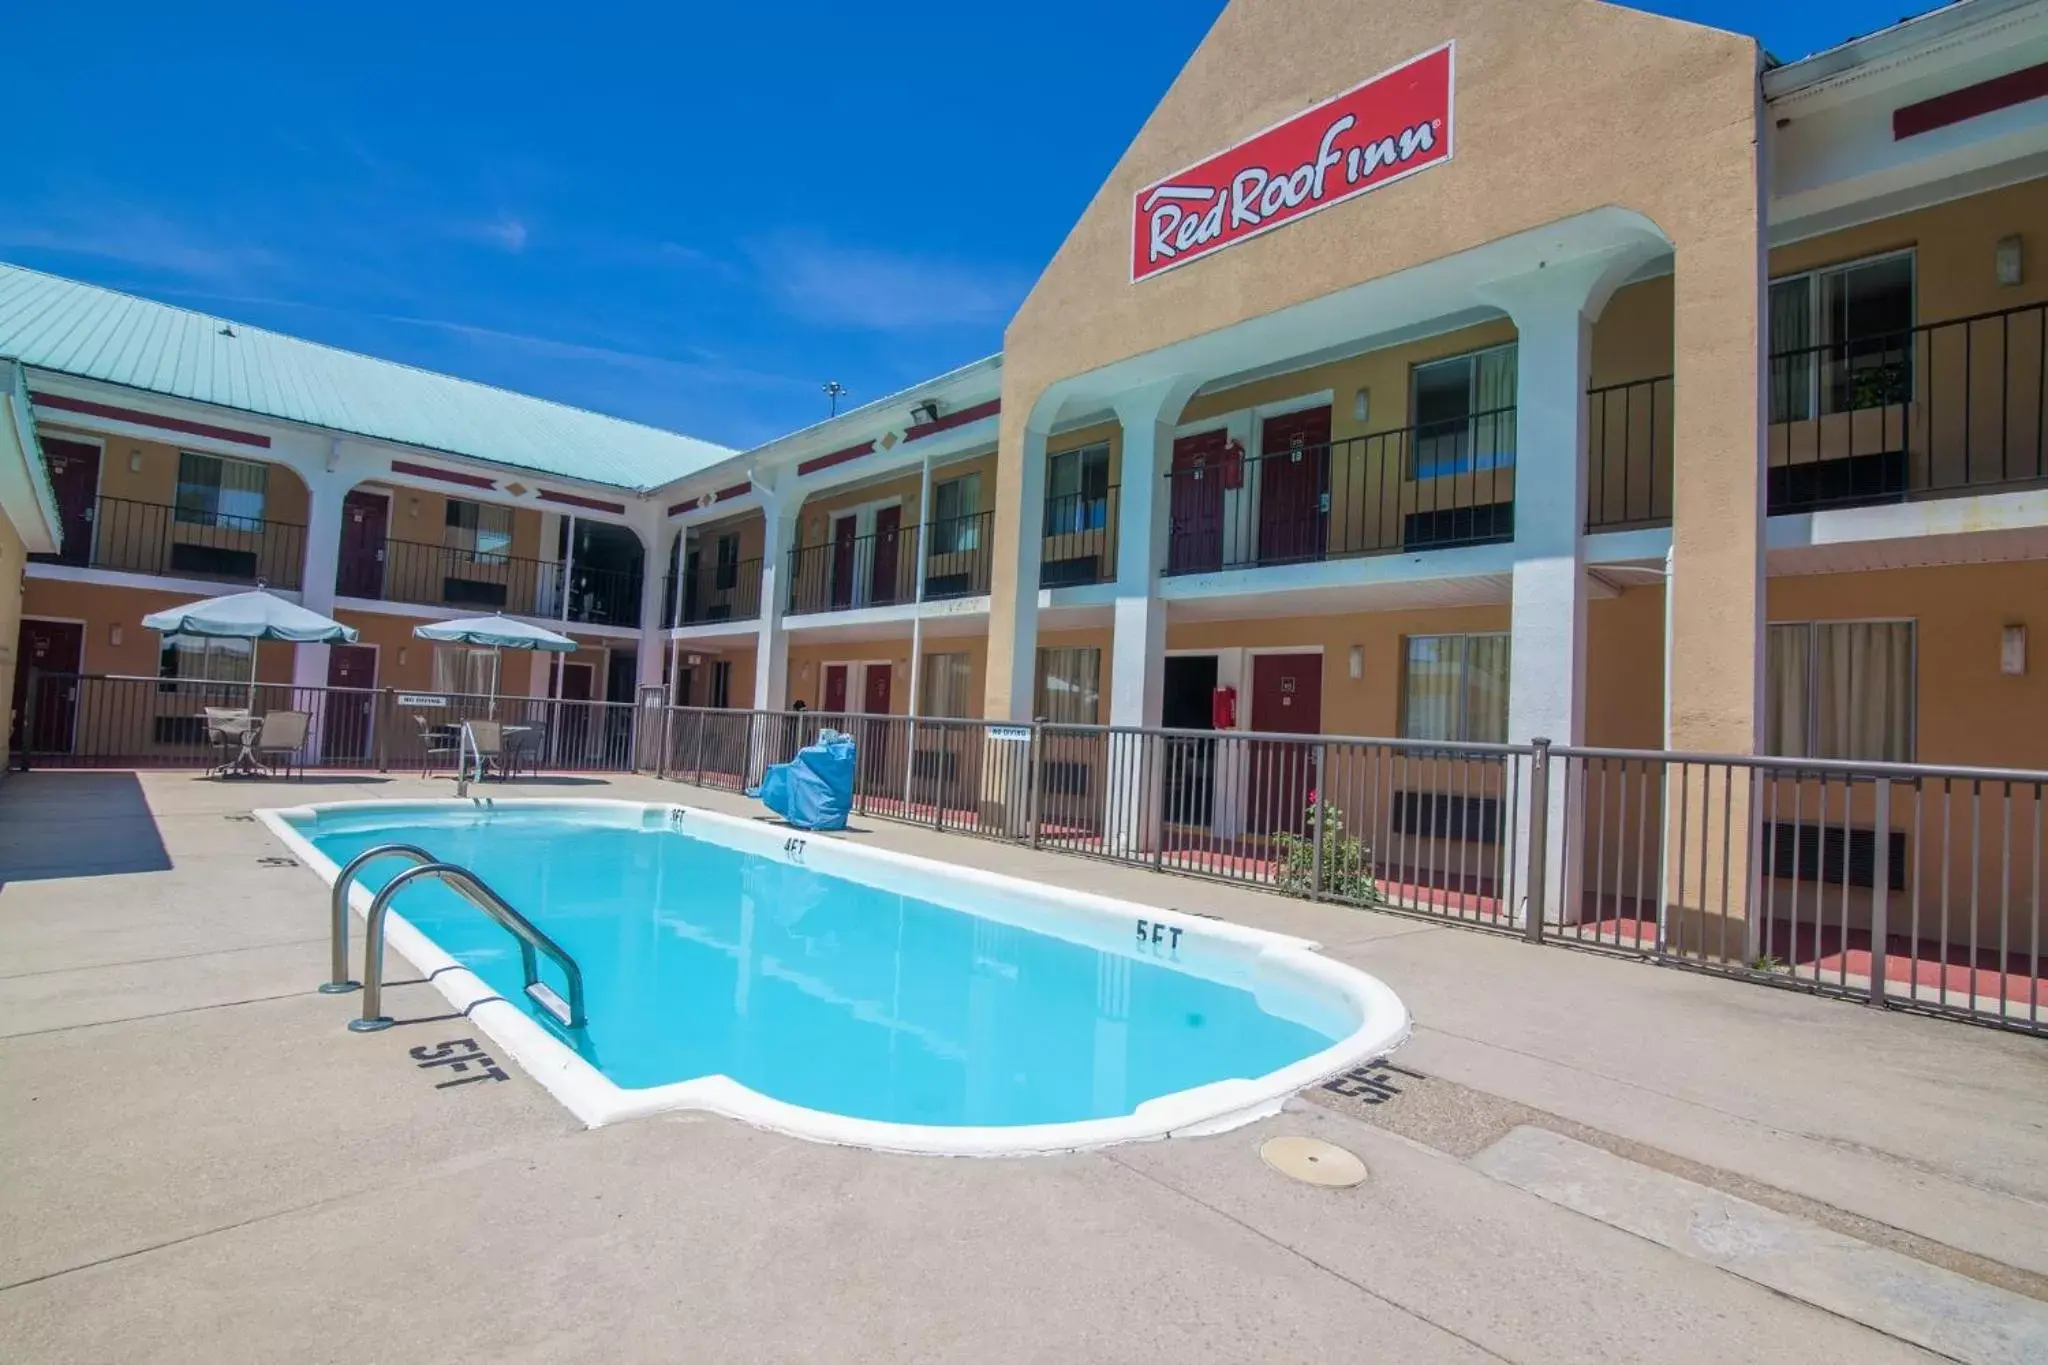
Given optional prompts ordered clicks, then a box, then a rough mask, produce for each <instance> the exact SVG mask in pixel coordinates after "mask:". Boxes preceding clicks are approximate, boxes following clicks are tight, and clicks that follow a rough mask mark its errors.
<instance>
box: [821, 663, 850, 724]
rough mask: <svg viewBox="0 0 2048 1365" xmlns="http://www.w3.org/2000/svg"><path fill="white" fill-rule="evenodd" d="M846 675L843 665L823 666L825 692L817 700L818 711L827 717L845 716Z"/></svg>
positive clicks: (845, 666) (845, 668) (845, 667)
mask: <svg viewBox="0 0 2048 1365" xmlns="http://www.w3.org/2000/svg"><path fill="white" fill-rule="evenodd" d="M846 674H847V665H845V664H826V665H825V691H824V694H823V695H822V696H821V697H820V698H819V700H818V709H819V710H820V711H823V712H824V713H825V714H826V715H828V716H843V715H845V714H846Z"/></svg>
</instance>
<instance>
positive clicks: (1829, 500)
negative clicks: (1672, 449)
mask: <svg viewBox="0 0 2048 1365" xmlns="http://www.w3.org/2000/svg"><path fill="white" fill-rule="evenodd" d="M1766 380H1767V386H1766V397H1767V400H1768V404H1769V423H1770V429H1769V472H1768V474H1767V476H1766V479H1767V492H1768V499H1769V505H1770V510H1771V512H1773V513H1782V512H1806V511H1813V510H1817V509H1820V508H1826V507H1850V506H1862V505H1868V504H1872V503H1884V502H1903V501H1907V500H1909V499H1913V498H1921V497H1943V496H1955V495H1957V494H1962V493H1969V492H1975V491H1979V490H1982V489H1988V488H1996V487H2000V486H2004V485H2015V484H2028V483H2036V482H2041V481H2044V480H2048V439H2044V424H2043V417H2044V409H2048V304H2039V303H2035V304H2028V305H2025V306H2023V307H2017V308H2007V309H2001V310H2000V311H1998V312H1993V313H1980V314H1977V315H1976V316H1974V317H1965V318H1954V319H1951V320H1949V321H1946V322H1935V323H1927V324H1924V325H1922V326H1918V327H1912V328H1908V329H1904V330H1900V331H1894V332H1879V333H1870V334H1866V335H1864V336H1861V337H1857V338H1855V339H1853V340H1848V341H1838V342H1830V343H1827V344H1825V345H1820V346H1804V347H1797V348H1788V349H1785V350H1782V351H1777V352H1775V353H1773V354H1772V355H1771V357H1770V362H1769V367H1768V370H1767V374H1766Z"/></svg>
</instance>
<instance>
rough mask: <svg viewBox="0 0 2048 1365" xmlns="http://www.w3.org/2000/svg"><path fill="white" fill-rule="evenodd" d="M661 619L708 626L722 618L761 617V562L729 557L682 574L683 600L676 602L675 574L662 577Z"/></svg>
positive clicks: (758, 618) (749, 618)
mask: <svg viewBox="0 0 2048 1365" xmlns="http://www.w3.org/2000/svg"><path fill="white" fill-rule="evenodd" d="M663 584H664V591H663V595H662V617H661V619H662V620H663V621H673V622H674V623H675V624H676V625H679V626H708V625H715V624H717V623H719V622H722V621H758V620H760V619H761V561H760V559H759V558H754V559H740V560H728V561H726V562H724V563H714V564H712V565H710V566H709V567H700V568H699V569H698V570H697V572H696V573H695V574H685V575H683V582H682V583H681V585H680V586H681V589H682V594H683V600H682V601H681V602H680V603H679V602H677V601H676V590H677V587H678V583H677V581H676V575H675V574H669V575H667V576H666V577H665V578H664V579H663Z"/></svg>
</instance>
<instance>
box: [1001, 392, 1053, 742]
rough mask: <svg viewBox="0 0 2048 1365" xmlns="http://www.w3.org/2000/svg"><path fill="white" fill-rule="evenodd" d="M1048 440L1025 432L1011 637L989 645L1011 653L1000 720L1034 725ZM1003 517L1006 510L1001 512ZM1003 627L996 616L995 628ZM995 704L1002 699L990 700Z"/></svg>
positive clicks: (1038, 433) (1031, 430) (1029, 430)
mask: <svg viewBox="0 0 2048 1365" xmlns="http://www.w3.org/2000/svg"><path fill="white" fill-rule="evenodd" d="M1045 438H1046V433H1045V431H1044V430H1042V429H1040V428H1037V427H1026V428H1025V429H1024V441H1023V447H1022V449H1021V450H1020V452H1019V456H1018V458H1019V460H1020V461H1021V462H1022V468H1021V469H1020V470H1019V471H1018V472H1019V484H1020V487H1019V488H1018V490H1017V578H1016V592H1015V593H1014V594H1013V595H1012V596H1013V600H1012V601H1010V602H1008V603H1006V604H1005V605H1006V606H1008V607H1009V609H1010V619H1009V623H1008V624H1009V631H1008V635H1009V638H1008V640H1007V641H999V640H997V639H995V638H993V637H991V638H990V640H989V651H990V653H991V655H993V654H994V652H995V651H996V650H997V648H998V647H999V646H1001V645H1004V644H1007V646H1008V648H1009V651H1010V693H1009V696H1007V697H1002V698H1000V700H1001V704H1002V708H1003V710H1002V714H1001V716H1000V717H998V718H999V719H1004V720H1013V721H1028V720H1031V719H1033V718H1034V712H1035V710H1036V704H1037V695H1036V694H1037V685H1038V575H1039V566H1040V561H1041V560H1042V559H1043V558H1044V555H1045ZM996 514H997V515H998V516H1001V515H1002V509H1001V508H998V509H997V511H996ZM997 624H998V622H997V621H996V619H995V618H994V617H993V616H991V618H990V625H991V627H992V628H993V627H995V626H996V625H997ZM989 700H990V701H991V702H993V701H996V700H998V697H997V696H991V697H990V698H989Z"/></svg>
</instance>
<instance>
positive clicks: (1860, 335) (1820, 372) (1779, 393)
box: [1770, 251, 1913, 422]
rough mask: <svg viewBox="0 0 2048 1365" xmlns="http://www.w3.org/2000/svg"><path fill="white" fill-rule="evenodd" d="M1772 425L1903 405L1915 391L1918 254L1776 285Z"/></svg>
mask: <svg viewBox="0 0 2048 1365" xmlns="http://www.w3.org/2000/svg"><path fill="white" fill-rule="evenodd" d="M1770 348H1771V370H1770V384H1771V420H1772V421H1773V422H1803V421H1806V420H1808V419H1810V418H1812V417H1813V416H1814V415H1815V414H1816V413H1818V414H1820V415H1823V416H1825V415H1827V414H1830V413H1837V412H1854V411H1856V410H1857V409H1859V408H1872V407H1883V406H1886V405H1887V404H1892V403H1903V402H1905V401H1906V400H1907V399H1908V398H1909V397H1911V395H1912V392H1913V254H1912V253H1911V252H1909V251H1907V252H1899V253H1896V254H1894V255H1890V256H1879V257H1875V258H1873V259H1870V260H1864V261H1852V262H1850V263H1848V264H1847V265H1837V266H1830V267H1828V268H1827V269H1825V270H1815V271H1812V272H1810V273H1808V274H1804V275H1790V276H1787V277H1785V278H1784V279H1779V280H1773V281H1771V301H1770Z"/></svg>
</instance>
